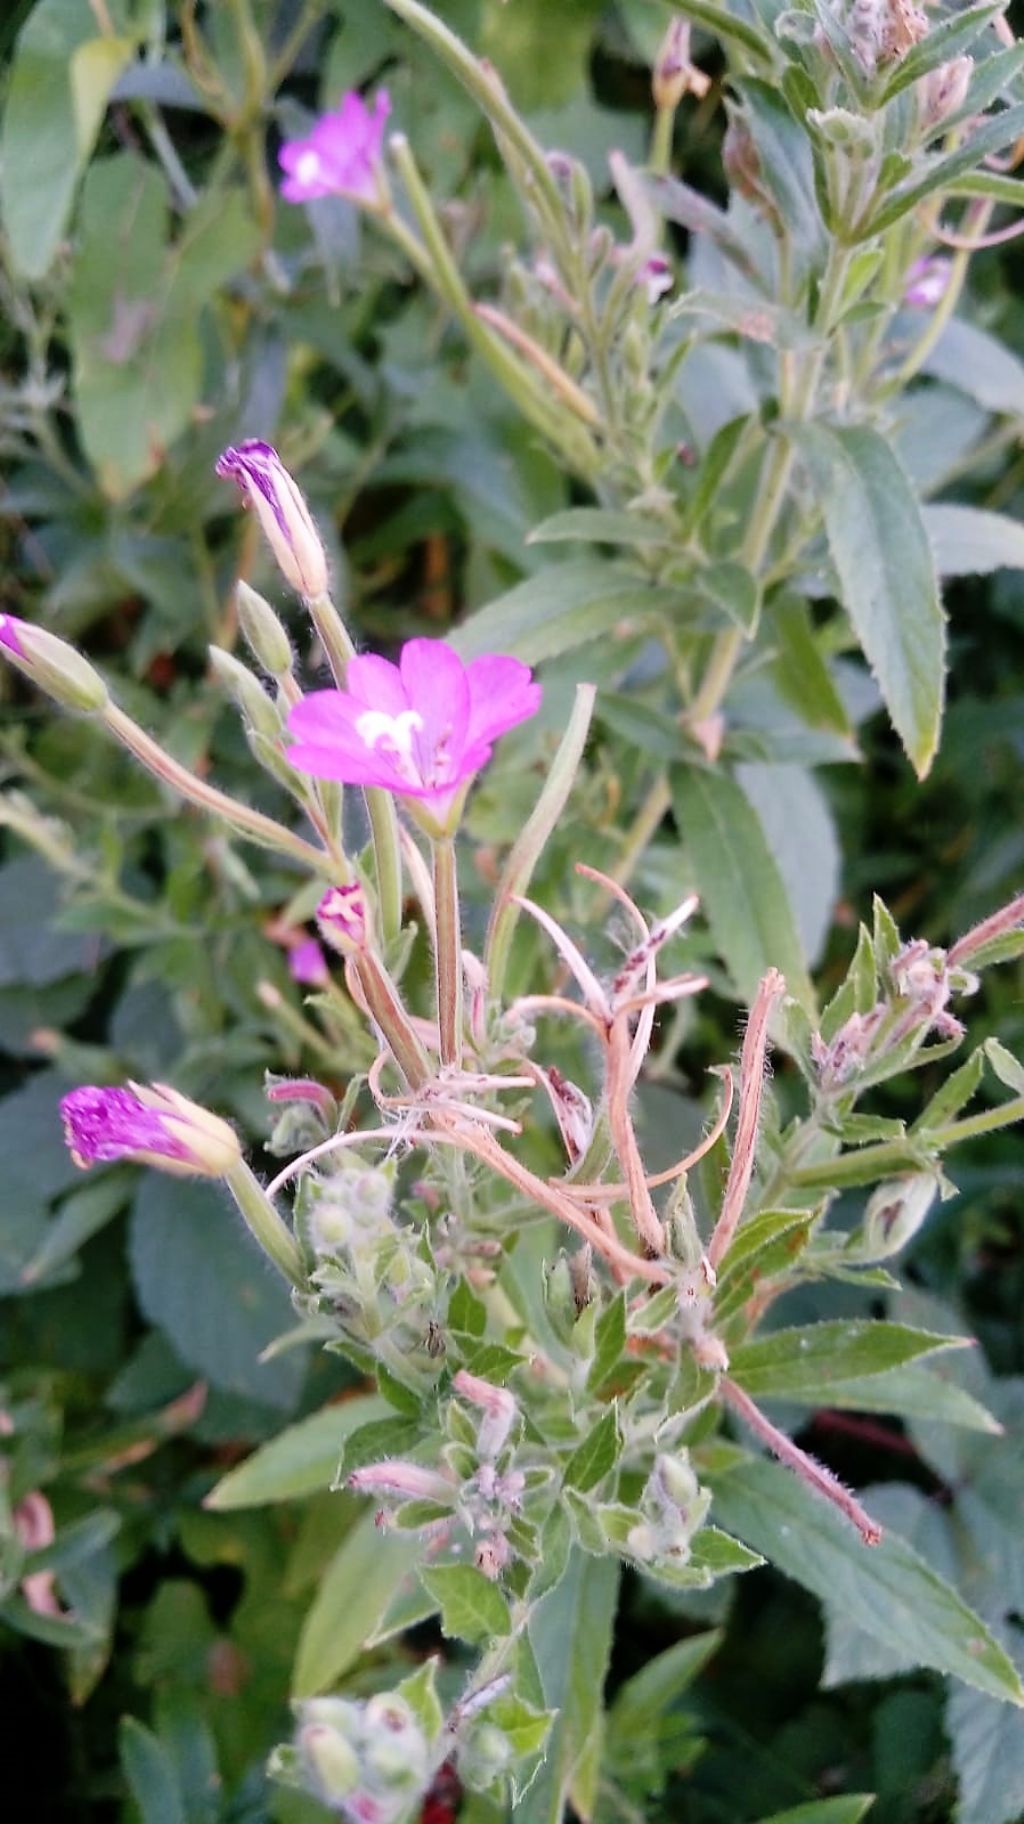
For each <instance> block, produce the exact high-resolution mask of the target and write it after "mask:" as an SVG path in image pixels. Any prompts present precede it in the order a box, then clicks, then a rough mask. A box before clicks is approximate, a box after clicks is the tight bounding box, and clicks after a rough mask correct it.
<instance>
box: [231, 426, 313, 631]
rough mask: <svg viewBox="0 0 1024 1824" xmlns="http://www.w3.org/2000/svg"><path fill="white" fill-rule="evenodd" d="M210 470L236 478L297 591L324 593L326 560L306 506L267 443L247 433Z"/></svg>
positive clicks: (276, 454)
mask: <svg viewBox="0 0 1024 1824" xmlns="http://www.w3.org/2000/svg"><path fill="white" fill-rule="evenodd" d="M215 473H216V474H218V475H219V476H220V478H221V480H222V481H233V482H235V483H237V485H238V487H239V488H240V489H241V491H242V498H243V499H244V501H245V504H246V506H247V507H252V508H253V509H254V510H255V513H256V517H257V518H258V520H259V522H260V525H261V527H262V529H263V533H264V536H265V538H266V540H267V543H268V545H269V546H270V549H271V550H272V552H273V553H274V556H275V558H276V559H277V565H278V569H279V570H280V572H281V574H282V576H283V577H284V579H285V582H286V583H290V584H291V587H292V588H293V589H294V590H295V591H296V592H297V594H299V595H304V596H306V597H307V599H312V598H314V597H316V596H318V595H325V594H326V592H327V559H326V557H325V556H324V548H323V545H322V544H321V542H320V534H319V533H318V531H317V529H316V527H315V525H314V524H313V519H312V516H311V514H310V511H309V508H308V507H307V505H306V502H305V500H304V498H303V496H302V494H301V492H300V490H299V489H298V488H297V487H296V485H295V483H294V481H293V480H292V477H291V476H290V475H289V473H288V470H287V469H286V468H285V466H284V463H283V462H282V461H281V458H280V456H279V455H278V453H277V451H276V450H275V448H274V446H273V444H272V443H263V442H261V440H260V439H259V438H258V437H249V438H247V439H246V441H245V442H244V443H239V444H235V445H232V446H231V447H230V448H229V449H226V450H225V451H224V452H223V454H222V455H220V456H218V458H217V462H216V465H215Z"/></svg>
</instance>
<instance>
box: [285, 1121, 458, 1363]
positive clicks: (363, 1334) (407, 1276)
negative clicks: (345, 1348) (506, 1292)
mask: <svg viewBox="0 0 1024 1824" xmlns="http://www.w3.org/2000/svg"><path fill="white" fill-rule="evenodd" d="M394 1189H395V1167H394V1164H393V1163H391V1164H387V1163H386V1164H383V1165H376V1166H371V1165H368V1164H366V1163H365V1162H364V1161H362V1160H360V1159H357V1158H356V1157H355V1156H354V1155H351V1154H344V1155H343V1156H342V1158H341V1159H340V1161H339V1162H338V1164H337V1166H336V1169H335V1170H334V1171H332V1172H331V1173H330V1174H329V1175H328V1176H316V1177H314V1176H313V1175H312V1174H310V1175H308V1176H307V1177H305V1178H304V1179H303V1183H302V1189H301V1192H300V1194H299V1196H298V1198H297V1199H296V1229H297V1233H298V1235H299V1237H300V1239H301V1240H302V1242H303V1243H304V1244H305V1248H306V1251H307V1255H308V1256H309V1257H310V1259H311V1260H312V1263H313V1264H312V1267H311V1271H310V1276H309V1283H310V1288H311V1293H310V1299H311V1303H312V1305H313V1307H314V1308H315V1309H317V1310H320V1311H330V1312H331V1313H332V1314H333V1315H334V1317H336V1318H337V1320H338V1322H339V1323H340V1325H341V1327H342V1329H343V1331H344V1333H345V1336H346V1338H347V1340H348V1342H349V1344H350V1345H352V1346H354V1347H355V1348H356V1349H357V1350H358V1351H361V1352H368V1354H369V1355H370V1356H371V1357H373V1358H375V1359H376V1358H384V1359H390V1360H391V1361H396V1360H399V1361H401V1362H402V1363H404V1364H405V1368H404V1371H403V1372H405V1373H406V1374H408V1373H409V1372H410V1371H412V1370H417V1371H418V1373H419V1375H420V1376H421V1377H422V1378H425V1379H426V1380H427V1381H433V1380H434V1379H435V1378H436V1374H437V1366H438V1360H439V1356H440V1353H441V1350H440V1349H439V1348H438V1347H437V1346H436V1345H433V1346H432V1338H433V1337H434V1336H435V1335H437V1334H438V1333H439V1332H438V1326H437V1323H436V1314H437V1312H438V1311H439V1310H443V1307H444V1302H445V1299H444V1291H443V1287H442V1285H441V1283H440V1281H439V1278H438V1275H437V1273H436V1272H435V1270H434V1268H433V1266H432V1265H431V1264H430V1262H429V1261H428V1260H427V1259H426V1258H424V1254H423V1250H422V1248H421V1245H420V1237H419V1236H418V1235H417V1234H416V1232H415V1231H414V1230H412V1229H411V1228H406V1227H404V1226H403V1225H402V1224H401V1223H399V1222H397V1221H396V1219H395V1216H394V1214H393V1211H392V1204H393V1200H394Z"/></svg>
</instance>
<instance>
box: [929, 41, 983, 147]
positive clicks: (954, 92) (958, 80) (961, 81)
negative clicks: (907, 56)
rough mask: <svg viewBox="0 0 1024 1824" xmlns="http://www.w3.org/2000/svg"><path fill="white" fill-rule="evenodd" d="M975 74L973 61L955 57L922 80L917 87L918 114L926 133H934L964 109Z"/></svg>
mask: <svg viewBox="0 0 1024 1824" xmlns="http://www.w3.org/2000/svg"><path fill="white" fill-rule="evenodd" d="M973 74H974V58H973V57H953V58H951V59H950V61H949V62H948V63H940V65H939V67H938V69H937V70H929V72H928V74H927V76H922V78H921V80H920V82H919V83H918V85H917V110H918V119H919V121H920V123H921V129H922V131H923V132H926V133H932V132H934V131H935V128H936V127H939V126H941V125H942V122H943V121H944V120H947V119H948V117H949V115H950V114H955V113H956V112H957V110H958V108H961V107H962V106H963V103H964V101H965V99H966V96H967V91H968V89H969V88H970V86H971V77H972V76H973Z"/></svg>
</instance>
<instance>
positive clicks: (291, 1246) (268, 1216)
mask: <svg viewBox="0 0 1024 1824" xmlns="http://www.w3.org/2000/svg"><path fill="white" fill-rule="evenodd" d="M224 1182H225V1184H226V1185H227V1187H228V1190H229V1191H230V1192H231V1195H232V1197H233V1198H234V1200H235V1202H236V1203H237V1205H238V1208H239V1209H240V1211H241V1213H242V1216H243V1218H244V1219H245V1224H246V1227H247V1228H248V1230H249V1232H250V1234H251V1235H252V1236H253V1237H254V1239H255V1240H256V1241H258V1242H259V1245H260V1247H261V1248H262V1249H263V1252H264V1253H265V1254H267V1255H269V1257H270V1259H271V1260H272V1261H273V1263H274V1265H275V1267H278V1268H279V1269H280V1271H281V1272H282V1273H283V1274H284V1276H285V1278H286V1279H288V1280H290V1281H291V1283H292V1285H293V1286H304V1285H305V1283H306V1273H305V1269H304V1267H303V1265H302V1254H301V1252H300V1249H299V1244H298V1242H297V1241H296V1239H295V1237H294V1235H293V1234H292V1232H291V1230H290V1229H289V1228H288V1226H287V1224H286V1223H285V1221H284V1219H283V1218H282V1217H281V1216H280V1215H279V1214H278V1212H277V1210H276V1209H275V1208H274V1205H273V1204H272V1203H271V1201H270V1198H269V1197H268V1196H267V1194H266V1191H265V1190H264V1189H263V1186H262V1185H261V1184H260V1182H259V1179H258V1178H257V1177H256V1176H255V1174H254V1173H253V1172H251V1171H250V1169H249V1167H248V1166H247V1165H246V1163H245V1160H244V1159H240V1160H239V1162H238V1164H237V1165H233V1166H232V1167H231V1170H230V1171H229V1172H226V1173H225V1176H224Z"/></svg>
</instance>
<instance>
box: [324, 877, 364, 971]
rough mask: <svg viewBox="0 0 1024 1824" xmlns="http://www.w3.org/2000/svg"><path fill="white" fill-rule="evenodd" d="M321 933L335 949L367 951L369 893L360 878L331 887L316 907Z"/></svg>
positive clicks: (343, 952)
mask: <svg viewBox="0 0 1024 1824" xmlns="http://www.w3.org/2000/svg"><path fill="white" fill-rule="evenodd" d="M316 922H317V925H318V927H319V930H320V936H321V937H322V938H323V940H324V943H325V944H330V946H331V949H332V950H340V951H341V952H342V954H343V955H344V954H347V953H348V952H349V951H350V950H364V949H365V948H366V940H367V933H368V929H369V926H368V920H367V909H366V895H365V894H364V892H363V889H362V887H361V886H360V884H359V882H358V881H357V880H353V881H350V882H349V884H348V886H346V887H328V889H327V891H326V893H325V894H324V896H323V898H322V900H321V901H320V904H319V905H318V906H317V909H316Z"/></svg>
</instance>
